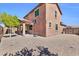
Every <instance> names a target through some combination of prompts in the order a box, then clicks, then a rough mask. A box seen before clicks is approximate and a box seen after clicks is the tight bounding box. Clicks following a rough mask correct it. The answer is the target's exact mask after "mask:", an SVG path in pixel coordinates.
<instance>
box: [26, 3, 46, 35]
mask: <svg viewBox="0 0 79 59" xmlns="http://www.w3.org/2000/svg"><path fill="white" fill-rule="evenodd" d="M37 9H39V16H36V17H35V10H37ZM35 10H34V11H33V12H31V13H30V14H29V15H28V16H27V19H28V20H30V21H31V22H32V21H33V20H35V19H36V24H35V25H34V26H33V29H32V30H30V31H29V32H30V33H32V34H37V35H40V36H45V34H46V26H45V23H46V22H45V14H46V13H45V4H41V5H40V6H39V7H38V8H36V9H35Z"/></svg>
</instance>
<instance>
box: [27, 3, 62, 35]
mask: <svg viewBox="0 0 79 59" xmlns="http://www.w3.org/2000/svg"><path fill="white" fill-rule="evenodd" d="M37 9H39V13H40V14H39V16H37V17H35V10H37ZM35 10H33V11H32V12H31V13H30V14H29V15H28V16H27V18H26V19H28V20H30V22H32V21H33V20H34V19H36V24H35V26H33V29H32V30H30V31H29V32H30V33H32V34H37V35H40V36H51V35H55V34H59V33H61V32H62V27H61V25H60V22H61V13H60V11H59V9H58V7H57V5H56V4H51V3H46V4H45V3H41V4H40V6H38V7H37V8H36V9H35ZM55 10H56V11H57V19H56V20H55V18H54V15H53V11H55ZM49 22H51V28H49ZM55 23H57V24H58V31H55Z"/></svg>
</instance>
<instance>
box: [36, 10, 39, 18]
mask: <svg viewBox="0 0 79 59" xmlns="http://www.w3.org/2000/svg"><path fill="white" fill-rule="evenodd" d="M36 16H39V9H37V10H36V11H35V17H36Z"/></svg>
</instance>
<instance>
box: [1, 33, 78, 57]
mask: <svg viewBox="0 0 79 59" xmlns="http://www.w3.org/2000/svg"><path fill="white" fill-rule="evenodd" d="M38 46H44V47H47V48H48V49H49V51H51V52H52V53H58V55H59V56H77V55H79V36H77V35H72V34H61V35H55V36H51V37H40V36H36V37H33V35H28V34H27V35H26V36H20V35H17V36H15V37H12V38H11V39H10V38H5V37H3V38H2V41H1V43H0V55H3V54H4V53H7V52H8V53H14V52H16V51H19V50H21V49H22V48H24V47H27V48H28V49H31V48H34V49H36V47H38ZM35 54H38V53H37V52H34V55H35Z"/></svg>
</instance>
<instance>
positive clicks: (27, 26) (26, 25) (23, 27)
mask: <svg viewBox="0 0 79 59" xmlns="http://www.w3.org/2000/svg"><path fill="white" fill-rule="evenodd" d="M32 27H33V24H32V22H31V21H29V20H21V24H20V26H19V27H18V28H17V32H18V34H20V35H23V36H25V35H26V34H32Z"/></svg>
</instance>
